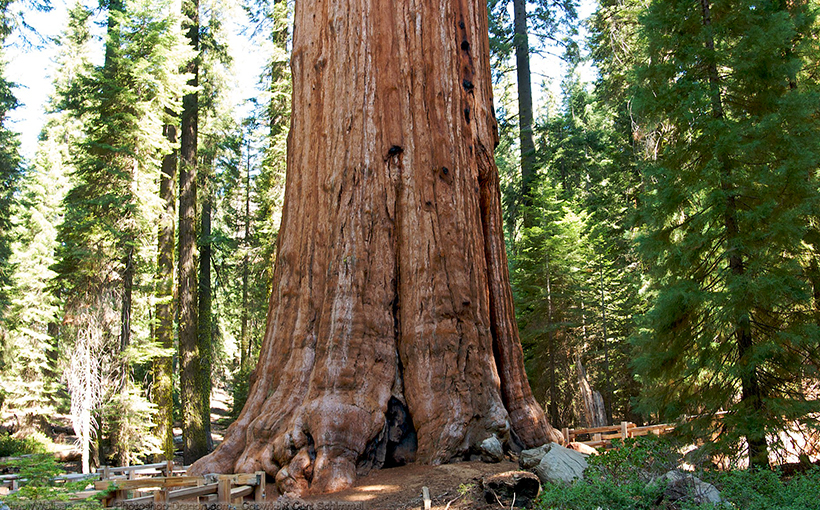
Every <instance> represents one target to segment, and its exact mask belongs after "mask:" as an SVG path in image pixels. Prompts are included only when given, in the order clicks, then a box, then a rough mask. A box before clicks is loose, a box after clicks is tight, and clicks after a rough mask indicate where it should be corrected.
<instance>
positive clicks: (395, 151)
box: [384, 145, 404, 161]
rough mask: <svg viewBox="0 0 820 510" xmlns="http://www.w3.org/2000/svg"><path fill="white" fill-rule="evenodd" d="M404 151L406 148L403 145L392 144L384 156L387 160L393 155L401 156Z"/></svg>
mask: <svg viewBox="0 0 820 510" xmlns="http://www.w3.org/2000/svg"><path fill="white" fill-rule="evenodd" d="M403 152H404V148H403V147H402V146H401V145H392V146H391V147H390V148H389V149H387V155H386V156H385V157H384V160H385V161H387V160H388V159H390V158H392V157H395V156H399V155H400V154H401V153H403Z"/></svg>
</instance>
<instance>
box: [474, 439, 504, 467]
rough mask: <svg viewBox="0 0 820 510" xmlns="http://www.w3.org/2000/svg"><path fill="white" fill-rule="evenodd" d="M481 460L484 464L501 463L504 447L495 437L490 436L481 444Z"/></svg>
mask: <svg viewBox="0 0 820 510" xmlns="http://www.w3.org/2000/svg"><path fill="white" fill-rule="evenodd" d="M479 449H480V450H481V460H483V461H484V462H501V459H503V458H504V446H503V445H502V444H501V441H499V440H498V438H497V437H495V436H490V437H488V438H487V439H485V440H484V441H482V442H481V445H480V446H479Z"/></svg>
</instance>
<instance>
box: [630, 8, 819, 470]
mask: <svg viewBox="0 0 820 510" xmlns="http://www.w3.org/2000/svg"><path fill="white" fill-rule="evenodd" d="M642 25H643V37H645V39H646V41H647V44H648V55H647V56H648V61H649V63H648V65H647V66H645V67H642V68H639V69H638V73H637V78H638V80H639V81H638V84H639V86H640V89H639V91H638V98H637V101H636V102H637V103H638V104H639V108H640V111H641V112H642V113H643V114H644V115H645V116H646V117H645V118H647V119H648V120H649V121H652V122H654V123H655V125H656V126H661V127H662V129H660V130H658V131H659V132H662V133H663V136H662V138H660V139H658V140H657V145H656V154H657V159H656V161H654V162H651V163H650V164H648V165H647V166H646V168H645V174H644V182H645V185H646V186H647V188H646V193H645V195H644V202H643V204H642V213H643V221H644V222H645V225H646V232H645V234H644V235H643V237H642V239H641V250H642V252H643V254H644V256H645V259H646V263H647V265H648V266H649V269H650V275H651V278H652V280H651V281H652V286H651V292H652V300H653V306H652V308H651V310H650V311H649V312H648V313H647V314H646V316H645V323H644V330H643V332H642V334H641V335H640V337H639V338H638V340H637V345H638V347H639V349H640V352H641V356H640V358H639V359H637V360H636V368H637V369H638V372H639V374H640V377H641V378H642V380H643V382H644V385H645V386H644V388H645V391H644V394H643V400H642V404H643V406H644V409H645V410H647V411H653V412H657V413H659V414H660V416H661V417H662V418H664V419H678V420H680V419H682V418H683V417H684V416H685V415H694V416H695V417H694V418H691V419H690V420H688V421H685V422H684V424H683V430H685V431H688V432H691V433H695V434H697V435H700V436H701V437H703V435H704V433H705V432H707V431H709V432H713V433H714V434H715V435H716V437H717V441H716V442H715V443H714V444H715V445H716V447H718V448H719V449H721V450H723V451H734V452H745V453H747V454H748V459H749V462H750V464H751V465H752V466H758V467H759V466H767V465H768V458H769V450H770V448H774V447H776V446H777V445H776V442H777V441H778V439H777V437H778V436H777V435H776V433H777V432H779V431H781V430H783V429H784V428H785V427H787V426H788V424H789V423H792V422H794V421H803V422H804V423H808V424H810V425H811V424H814V425H815V426H816V422H815V421H814V420H813V418H812V416H817V414H814V413H817V412H818V411H820V408H819V407H818V401H817V400H811V399H809V398H807V396H806V395H805V393H804V391H803V388H802V387H801V383H800V381H801V377H799V376H800V375H801V374H805V371H806V369H807V367H808V366H812V365H807V363H810V364H813V366H814V367H817V363H818V361H820V360H818V338H820V331H818V325H817V323H816V321H815V316H814V313H813V312H814V310H813V306H814V304H813V301H812V288H811V285H810V281H809V278H808V277H807V274H806V267H805V262H806V261H807V260H809V259H810V258H811V256H812V255H813V252H814V251H815V250H816V247H815V246H813V245H812V244H811V241H809V237H808V236H807V234H808V233H809V232H810V229H809V226H810V224H811V223H813V222H814V221H816V218H817V217H818V213H820V210H818V205H819V204H820V194H819V193H820V192H819V191H818V185H820V183H819V182H818V176H817V170H818V165H819V164H820V147H819V146H818V145H817V140H818V138H819V137H820V116H818V105H820V97H818V94H817V92H818V89H817V82H816V77H814V76H812V75H811V74H810V73H809V72H808V71H807V70H811V69H814V68H815V67H816V65H817V54H816V52H814V50H813V48H812V47H811V45H812V44H813V41H815V40H816V36H817V33H816V25H815V19H814V12H813V10H812V9H811V8H809V6H808V5H807V4H806V3H805V2H785V1H780V0H767V1H763V2H760V1H731V2H730V1H726V0H697V1H695V0H674V1H663V2H661V1H654V2H652V3H651V4H650V6H649V9H648V11H647V13H646V16H645V17H644V18H643V20H642ZM815 376H816V374H815ZM719 411H725V414H723V415H722V416H721V417H720V419H715V415H716V414H717V413H718V412H719ZM744 444H745V446H744Z"/></svg>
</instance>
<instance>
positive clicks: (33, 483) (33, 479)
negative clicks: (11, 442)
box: [4, 453, 101, 510]
mask: <svg viewBox="0 0 820 510" xmlns="http://www.w3.org/2000/svg"><path fill="white" fill-rule="evenodd" d="M9 465H10V466H11V467H13V468H16V469H17V472H18V474H19V475H20V489H19V490H18V491H17V492H14V493H12V494H9V495H8V496H6V498H5V500H4V502H5V503H7V504H8V505H9V507H11V508H25V507H29V506H31V505H33V504H34V505H36V504H42V503H44V502H65V501H68V499H69V498H70V497H71V495H72V494H73V493H75V492H78V491H81V490H83V489H85V487H86V486H87V485H88V482H87V481H76V482H55V480H54V479H55V477H56V476H58V475H60V474H62V473H63V468H62V466H60V464H59V463H57V461H56V460H55V459H54V456H53V455H51V454H43V453H38V454H34V455H31V456H28V457H22V458H19V459H15V460H13V461H11V462H9ZM100 507H101V506H100V502H99V500H93V499H92V500H86V501H84V502H82V503H81V506H77V507H76V508H77V509H78V510H79V509H80V508H83V509H87V508H100ZM72 508H75V507H74V506H73V505H72Z"/></svg>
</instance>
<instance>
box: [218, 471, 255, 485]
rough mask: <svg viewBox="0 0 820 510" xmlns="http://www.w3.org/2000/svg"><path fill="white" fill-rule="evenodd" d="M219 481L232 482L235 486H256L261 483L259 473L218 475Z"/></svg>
mask: <svg viewBox="0 0 820 510" xmlns="http://www.w3.org/2000/svg"><path fill="white" fill-rule="evenodd" d="M217 479H219V480H230V481H231V483H232V484H234V485H256V484H258V483H259V475H258V474H257V473H237V474H235V475H218V476H217Z"/></svg>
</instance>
